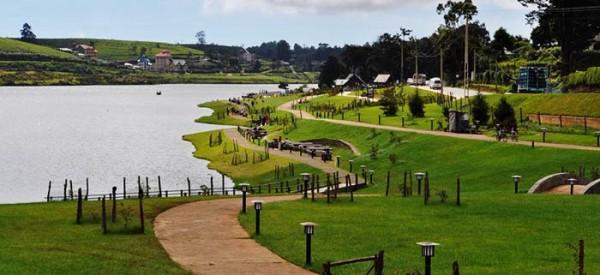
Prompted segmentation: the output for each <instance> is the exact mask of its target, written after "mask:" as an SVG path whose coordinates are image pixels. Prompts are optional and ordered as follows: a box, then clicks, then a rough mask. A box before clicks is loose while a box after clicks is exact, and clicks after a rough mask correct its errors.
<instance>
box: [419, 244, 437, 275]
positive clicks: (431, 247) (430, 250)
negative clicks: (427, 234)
mask: <svg viewBox="0 0 600 275" xmlns="http://www.w3.org/2000/svg"><path fill="white" fill-rule="evenodd" d="M417 244H418V245H420V246H421V253H422V254H423V257H425V275H431V257H433V256H435V247H436V246H438V245H440V244H439V243H432V242H420V243H417Z"/></svg>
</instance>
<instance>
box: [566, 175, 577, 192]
mask: <svg viewBox="0 0 600 275" xmlns="http://www.w3.org/2000/svg"><path fill="white" fill-rule="evenodd" d="M567 181H568V182H569V185H571V195H573V185H575V183H576V182H577V179H575V178H570V179H567Z"/></svg>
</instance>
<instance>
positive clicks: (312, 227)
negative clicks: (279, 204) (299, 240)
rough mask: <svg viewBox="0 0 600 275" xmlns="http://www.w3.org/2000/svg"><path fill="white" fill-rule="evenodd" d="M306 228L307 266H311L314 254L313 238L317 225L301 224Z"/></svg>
mask: <svg viewBox="0 0 600 275" xmlns="http://www.w3.org/2000/svg"><path fill="white" fill-rule="evenodd" d="M300 224H301V225H302V226H303V227H304V234H305V235H306V265H311V263H312V261H311V258H312V257H311V254H312V247H311V246H312V244H311V236H312V235H313V234H314V233H315V226H316V225H317V224H316V223H312V222H303V223H300Z"/></svg>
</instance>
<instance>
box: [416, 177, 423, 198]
mask: <svg viewBox="0 0 600 275" xmlns="http://www.w3.org/2000/svg"><path fill="white" fill-rule="evenodd" d="M415 177H417V194H419V195H421V180H423V178H424V177H425V173H421V172H418V173H415Z"/></svg>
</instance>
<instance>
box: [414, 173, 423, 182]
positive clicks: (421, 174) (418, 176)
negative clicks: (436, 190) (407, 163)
mask: <svg viewBox="0 0 600 275" xmlns="http://www.w3.org/2000/svg"><path fill="white" fill-rule="evenodd" d="M415 176H416V177H417V179H418V180H422V179H423V177H425V173H421V172H419V173H415Z"/></svg>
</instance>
